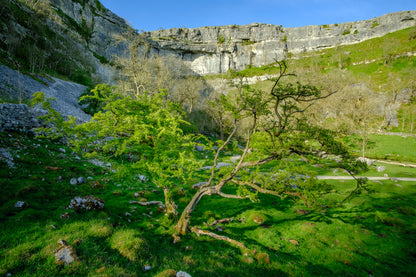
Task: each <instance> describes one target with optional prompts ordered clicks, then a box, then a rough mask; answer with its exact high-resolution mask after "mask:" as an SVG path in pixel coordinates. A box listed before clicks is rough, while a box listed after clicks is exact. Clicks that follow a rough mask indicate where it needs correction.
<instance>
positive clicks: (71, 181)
mask: <svg viewBox="0 0 416 277" xmlns="http://www.w3.org/2000/svg"><path fill="white" fill-rule="evenodd" d="M69 183H70V184H71V185H73V186H75V185H78V180H77V178H71V180H69Z"/></svg>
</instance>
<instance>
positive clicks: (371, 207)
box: [0, 133, 416, 276]
mask: <svg viewBox="0 0 416 277" xmlns="http://www.w3.org/2000/svg"><path fill="white" fill-rule="evenodd" d="M0 142H1V145H2V147H3V148H7V149H8V151H10V152H11V153H13V154H14V156H15V155H19V157H20V158H17V157H16V156H15V158H14V162H15V164H16V169H9V168H8V166H7V165H6V164H5V163H2V164H1V167H0V185H1V189H2V194H1V197H0V201H1V202H0V221H1V224H0V233H1V235H0V257H1V258H0V275H5V274H7V273H11V274H12V276H44V274H45V272H48V275H51V276H155V275H157V274H159V273H162V272H164V271H167V270H168V269H174V270H176V271H179V270H182V271H186V272H188V273H190V274H191V275H192V276H281V275H288V276H334V275H338V276H345V275H354V276H368V274H371V275H373V276H398V275H405V276H409V275H413V274H414V273H415V272H416V267H415V264H416V263H415V262H416V251H415V250H414V249H415V247H414V245H415V242H416V240H415V235H416V219H415V215H416V204H415V203H416V201H415V200H416V186H414V184H413V183H411V182H398V183H394V182H391V181H383V182H382V183H381V184H380V183H379V182H374V183H372V188H373V190H374V192H373V193H371V194H367V193H363V194H362V195H360V196H359V197H357V198H354V199H353V201H351V202H348V203H347V204H345V205H344V207H340V208H332V209H329V210H323V211H320V212H313V211H311V212H310V213H309V214H306V215H300V214H298V213H296V211H298V210H301V209H305V207H303V206H301V205H300V204H298V203H294V202H292V201H291V200H289V199H285V200H281V199H280V198H276V197H272V196H267V195H260V200H261V202H260V203H252V202H250V201H249V200H233V199H224V198H221V197H218V196H212V197H205V198H204V199H203V200H202V201H201V202H200V205H199V206H198V207H197V209H196V210H195V212H194V213H193V219H192V224H193V225H198V226H201V227H203V226H204V224H203V223H204V222H207V223H212V222H213V221H214V220H215V219H221V218H230V217H235V218H236V219H239V220H234V221H233V222H231V223H230V224H224V225H223V227H225V230H224V231H223V232H218V231H215V230H214V227H213V228H212V231H213V232H217V233H219V234H222V235H226V236H229V237H231V238H234V239H236V240H239V241H241V242H243V243H244V244H245V245H246V246H247V247H248V248H249V249H251V251H252V250H254V249H255V250H256V253H255V254H253V253H252V252H251V251H250V253H249V255H247V256H246V255H245V254H244V252H242V251H240V250H239V249H237V248H235V247H233V246H231V245H229V244H227V243H225V242H221V241H218V240H215V239H212V238H209V237H197V236H195V235H193V234H191V235H188V236H185V237H183V239H182V241H181V242H180V243H178V244H172V237H171V234H172V232H173V230H172V223H171V222H170V221H169V220H168V219H167V218H165V216H164V215H163V214H160V213H158V212H157V207H153V206H150V207H144V206H139V205H135V204H129V201H130V200H135V199H137V198H135V196H134V193H135V192H140V191H141V192H142V193H143V195H142V196H141V197H145V198H147V199H148V200H163V193H161V192H160V191H155V190H154V189H155V187H154V186H153V185H152V184H151V183H141V182H138V180H137V177H135V175H128V176H126V175H123V174H116V173H113V172H112V171H111V170H110V169H106V168H101V167H96V166H94V165H92V164H90V163H89V162H88V161H85V160H78V159H77V158H76V157H75V154H73V153H71V151H70V150H69V149H68V148H66V147H65V146H63V145H61V144H59V143H57V142H50V141H46V140H39V139H34V138H31V137H30V136H26V135H21V134H10V136H9V134H6V133H2V134H0ZM46 146H47V148H46ZM60 148H62V149H65V153H64V152H63V151H62V150H60ZM201 158H202V156H201ZM227 158H228V156H224V157H223V160H226V159H227ZM292 160H293V161H292ZM112 163H113V166H112V168H113V169H117V170H121V169H122V165H120V164H117V162H116V161H112ZM291 163H295V164H299V165H301V164H302V162H301V161H298V160H297V158H296V157H293V159H288V160H286V161H284V162H282V163H280V164H278V163H276V164H272V165H270V166H282V167H285V166H290V164H291ZM56 167H59V168H60V169H57V170H52V169H53V168H56ZM386 167H387V168H388V169H387V172H390V170H391V168H390V167H389V166H386ZM48 168H49V169H48ZM50 168H52V169H50ZM317 169H319V168H315V170H317ZM265 170H266V168H265ZM319 170H321V171H324V170H325V168H322V169H319ZM328 170H329V171H330V169H328ZM318 173H319V172H318ZM412 174H413V176H415V174H414V173H412ZM59 176H62V177H61V178H59ZM78 176H84V177H92V178H93V179H94V180H90V182H92V181H94V182H95V181H98V182H99V184H100V186H98V188H92V187H91V183H87V184H83V185H78V186H72V185H70V184H69V180H70V178H73V177H78ZM59 180H61V181H59ZM329 183H330V184H332V185H333V189H332V191H331V193H330V194H329V195H328V196H327V197H328V198H330V199H332V200H337V199H338V200H339V199H341V198H343V197H345V196H346V195H347V194H348V193H349V192H350V191H352V190H353V188H354V183H353V182H352V181H330V182H329ZM235 189H236V188H235V187H233V186H230V187H229V188H228V189H227V190H228V191H226V192H232V191H235ZM178 190H179V187H178V188H177V190H175V192H174V195H173V198H174V200H175V202H176V203H177V204H178V206H179V210H181V209H183V208H184V207H185V205H186V204H187V202H188V201H189V200H190V198H191V197H192V195H193V191H192V189H190V185H189V184H185V185H184V191H185V194H184V195H182V194H179V193H178V192H177V191H178ZM90 194H94V195H95V196H98V197H101V198H103V199H104V200H105V208H104V210H102V211H92V212H81V213H77V212H75V211H73V210H66V209H65V207H66V206H67V205H68V204H69V201H70V200H71V199H72V198H73V197H74V196H76V195H90ZM17 201H26V202H27V203H29V207H27V208H25V209H23V210H20V209H17V208H14V203H16V202H17ZM65 212H68V213H69V214H70V218H69V219H61V217H60V215H62V214H63V213H65ZM126 213H129V214H130V215H128V214H126ZM59 239H65V240H66V241H68V242H69V244H70V245H72V246H73V247H74V248H75V250H76V252H77V254H78V256H79V258H80V262H77V263H75V264H72V265H70V266H57V265H55V264H54V256H53V251H54V249H56V248H57V247H58V244H57V241H58V240H59ZM145 265H150V266H151V270H150V271H148V272H145V271H144V266H145Z"/></svg>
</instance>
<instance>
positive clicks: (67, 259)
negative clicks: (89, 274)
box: [54, 239, 79, 265]
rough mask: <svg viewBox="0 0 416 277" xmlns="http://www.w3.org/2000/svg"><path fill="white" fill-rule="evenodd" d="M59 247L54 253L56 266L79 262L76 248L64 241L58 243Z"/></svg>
mask: <svg viewBox="0 0 416 277" xmlns="http://www.w3.org/2000/svg"><path fill="white" fill-rule="evenodd" d="M58 244H59V247H58V248H57V249H56V250H55V251H54V255H55V258H56V259H55V264H57V265H60V264H65V265H68V264H72V263H73V262H76V261H79V258H78V256H77V253H76V252H75V250H74V248H73V247H72V246H70V245H69V244H68V242H66V241H65V240H63V239H60V240H59V241H58Z"/></svg>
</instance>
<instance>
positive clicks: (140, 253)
mask: <svg viewBox="0 0 416 277" xmlns="http://www.w3.org/2000/svg"><path fill="white" fill-rule="evenodd" d="M110 246H111V248H113V249H116V250H118V252H120V254H121V255H123V256H124V257H126V258H127V259H129V260H130V261H140V260H142V259H143V258H145V257H146V256H147V254H148V247H147V243H146V241H145V240H144V239H143V238H142V237H141V236H140V235H139V233H138V232H137V231H136V230H130V229H123V230H118V231H116V232H114V234H113V235H112V236H111V238H110Z"/></svg>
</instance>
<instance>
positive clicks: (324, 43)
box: [145, 11, 416, 75]
mask: <svg viewBox="0 0 416 277" xmlns="http://www.w3.org/2000/svg"><path fill="white" fill-rule="evenodd" d="M415 18H416V11H406V12H397V13H392V14H387V15H383V16H381V17H377V18H374V19H370V20H364V21H358V22H348V23H342V24H330V25H321V26H317V25H315V26H306V27H299V28H283V27H282V26H278V25H270V24H257V23H254V24H250V25H244V26H237V25H228V26H220V27H203V28H195V29H185V28H181V29H178V28H174V29H168V30H160V31H153V32H147V33H145V35H146V36H147V37H148V38H149V39H151V40H152V41H154V42H155V48H154V51H155V52H156V53H157V54H159V55H172V54H173V55H176V56H177V57H179V58H181V59H182V60H184V61H185V62H186V63H188V64H189V66H190V67H191V69H192V70H194V71H195V72H197V73H199V74H202V75H204V74H217V73H223V72H226V71H228V70H229V69H235V70H241V69H244V68H245V67H247V66H248V65H252V66H262V65H267V64H270V63H272V62H273V61H274V60H275V59H283V58H285V57H286V56H287V55H288V53H301V52H307V51H314V50H319V49H323V48H330V47H335V46H338V45H346V44H353V43H358V42H361V41H364V40H368V39H371V38H375V37H380V36H383V35H386V34H388V33H390V32H394V31H398V30H401V29H404V28H408V27H412V26H414V24H415V20H414V19H415Z"/></svg>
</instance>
